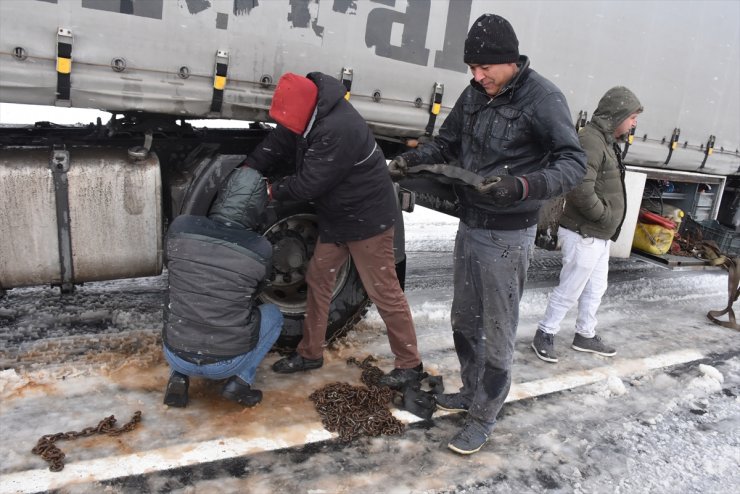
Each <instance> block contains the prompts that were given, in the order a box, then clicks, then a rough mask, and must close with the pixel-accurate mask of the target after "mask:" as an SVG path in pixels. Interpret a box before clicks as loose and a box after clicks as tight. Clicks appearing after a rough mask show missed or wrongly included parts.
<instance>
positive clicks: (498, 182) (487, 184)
mask: <svg viewBox="0 0 740 494" xmlns="http://www.w3.org/2000/svg"><path fill="white" fill-rule="evenodd" d="M476 190H478V192H480V193H481V194H487V195H489V196H491V199H492V200H493V203H494V204H495V205H496V206H498V207H506V206H511V205H512V204H514V203H516V202H519V201H522V200H524V199H526V198H527V195H528V191H529V186H528V184H527V179H526V178H524V177H513V176H511V175H502V176H496V177H489V178H487V179H485V180H484V181H483V182H482V183H481V184H479V185H478V186H477V187H476Z"/></svg>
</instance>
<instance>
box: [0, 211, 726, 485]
mask: <svg viewBox="0 0 740 494" xmlns="http://www.w3.org/2000/svg"><path fill="white" fill-rule="evenodd" d="M416 214H417V213H414V215H416ZM453 237H454V222H453V221H452V220H451V219H446V218H445V217H442V218H439V217H437V216H424V215H423V213H422V214H421V215H419V216H417V217H414V216H413V215H412V217H410V218H408V219H407V245H408V249H409V262H408V265H409V269H408V277H407V293H408V296H409V301H410V304H411V307H412V310H413V313H414V319H415V321H416V325H417V333H418V336H419V346H420V349H421V351H422V354H423V357H424V360H425V362H424V363H425V367H426V369H427V370H428V371H429V372H431V373H432V374H438V375H442V376H443V377H444V379H445V386H446V388H447V389H448V390H454V389H455V388H456V387H457V386H458V385H459V378H458V376H457V372H456V370H457V362H456V357H455V354H454V350H453V347H452V337H451V334H450V328H449V310H450V304H451V265H450V260H451V259H450V258H451V252H450V251H451V248H452V239H453ZM557 269H558V258H557V255H553V254H551V253H546V252H538V255H537V258H536V261H535V263H534V264H533V266H532V268H531V270H530V282H529V286H528V289H527V290H526V292H525V295H524V299H523V300H522V304H521V322H520V327H519V335H518V339H517V345H516V354H515V367H514V382H515V385H514V387H513V388H512V392H511V393H510V396H509V400H508V403H507V404H506V405H505V407H504V409H503V412H502V414H501V417H500V419H499V424H498V426H497V428H496V430H495V431H494V434H493V436H492V439H491V441H490V442H489V444H488V445H487V446H486V447H485V448H484V449H483V450H482V451H481V452H480V453H478V454H476V455H473V456H472V457H469V458H465V457H460V456H457V455H455V454H453V453H451V452H449V450H448V449H447V448H446V446H445V445H446V442H447V440H448V439H449V437H450V436H451V435H452V434H453V433H454V431H455V430H456V428H457V427H459V425H460V424H461V421H462V417H461V416H459V415H455V414H452V415H441V414H437V415H435V417H434V418H433V420H432V421H430V422H423V421H419V420H418V419H415V418H414V417H413V416H410V415H409V414H399V417H401V418H402V419H403V420H404V421H407V422H408V426H407V429H406V432H405V433H404V434H403V435H402V436H381V437H380V438H364V439H359V440H356V441H354V442H352V443H350V444H348V445H345V444H343V443H341V442H340V441H338V440H336V439H334V438H332V436H331V435H330V434H329V433H327V432H326V431H324V430H323V428H322V427H321V423H320V420H319V418H318V415H317V414H316V412H315V411H314V409H313V406H312V404H311V403H310V402H309V401H308V399H307V396H308V395H309V394H310V393H311V392H312V391H313V390H315V389H317V388H319V387H321V386H323V385H324V384H327V383H331V382H335V381H344V382H350V383H351V384H355V385H358V384H359V372H358V370H357V369H356V368H353V367H347V365H346V364H345V360H346V359H347V358H348V357H353V356H354V357H358V358H363V357H364V356H366V355H368V354H372V355H374V356H376V357H377V358H378V359H379V363H378V365H379V366H380V367H381V368H383V369H384V370H388V369H390V368H391V365H392V357H391V355H390V350H389V349H388V345H387V340H386V338H385V336H384V334H383V331H384V328H383V325H382V322H381V320H380V318H379V316H378V315H377V313H376V312H375V311H374V310H371V312H370V313H369V314H368V317H367V318H366V319H365V320H364V321H363V322H362V323H361V324H360V325H359V327H358V328H356V330H354V331H353V332H352V333H350V334H349V335H348V337H347V338H345V339H344V340H342V341H340V342H338V344H336V345H334V346H333V347H332V348H330V349H329V350H328V351H327V353H326V364H325V367H324V368H323V369H321V370H320V371H314V372H311V373H308V374H305V375H300V376H278V375H276V374H274V373H272V372H271V371H270V370H269V364H271V363H272V362H273V361H274V360H276V359H277V358H278V356H277V355H269V356H268V358H267V361H266V362H265V364H264V365H263V366H262V367H261V369H260V371H259V372H258V376H257V382H256V384H257V385H258V387H260V388H261V389H262V390H263V391H264V393H265V401H264V402H263V403H262V404H261V405H260V406H258V407H256V408H255V409H247V410H243V409H241V408H239V407H238V406H237V405H232V404H231V403H225V402H224V401H223V400H222V399H221V398H220V396H219V395H218V389H216V388H214V387H211V386H208V385H207V383H205V382H198V381H194V382H193V384H192V387H191V397H192V402H191V404H190V405H189V406H188V408H186V409H184V410H180V409H168V408H167V407H165V406H164V405H162V404H161V400H162V390H163V388H164V384H165V382H166V377H167V368H166V365H165V364H164V363H163V360H162V356H161V348H160V342H159V338H158V333H159V330H160V325H161V300H162V290H163V288H164V286H165V279H164V277H157V278H148V279H143V280H124V281H118V282H106V283H94V284H89V285H86V286H84V287H82V288H80V289H79V290H77V292H76V293H75V294H74V295H72V296H71V297H67V298H65V299H61V298H60V297H59V295H58V293H57V292H56V291H55V290H51V289H46V288H28V289H17V290H12V291H10V292H9V293H8V296H7V297H6V298H5V299H2V300H0V365H1V366H2V369H5V370H3V371H2V372H0V397H1V398H2V404H1V405H0V428H1V429H2V430H1V431H0V437H1V438H2V439H0V440H1V441H2V448H1V449H2V451H0V493H1V492H35V491H43V490H48V489H54V488H61V489H62V491H63V492H95V493H97V492H183V493H184V492H312V493H334V492H342V493H343V492H347V493H350V492H352V493H354V492H379V493H380V492H383V493H396V492H398V493H402V492H419V493H421V492H424V493H446V492H469V493H483V492H516V493H520V492H545V491H547V492H583V493H591V492H621V493H633V492H656V493H663V492H665V493H675V492H679V493H684V492H713V493H714V492H719V493H723V492H727V493H729V492H736V491H737V488H738V486H739V485H740V473H739V472H740V401H739V400H740V399H739V398H738V395H740V345H739V344H738V337H740V335H738V334H737V333H736V332H733V331H732V330H729V329H725V328H721V327H719V326H715V325H712V324H711V323H709V322H708V320H707V319H706V317H705V314H706V312H707V311H708V310H714V309H719V308H721V307H723V306H724V303H725V300H726V297H727V291H726V286H727V276H726V274H724V273H723V272H721V271H700V272H680V273H671V272H668V271H665V270H662V269H659V268H654V267H651V266H649V265H647V264H644V263H641V262H636V261H624V260H622V261H615V262H614V263H613V264H612V270H611V272H610V287H609V290H608V292H607V294H606V296H605V299H604V303H603V305H602V308H601V310H600V313H599V316H600V319H599V321H600V322H599V332H600V334H601V335H602V336H603V337H604V338H605V339H607V340H608V341H609V343H611V344H613V345H614V346H616V347H617V349H618V352H619V353H618V354H617V356H616V357H614V358H611V359H609V358H604V357H598V356H594V355H590V354H582V353H579V352H574V351H571V350H570V349H569V345H568V343H569V342H570V338H572V334H573V333H572V329H570V328H572V322H573V319H572V315H571V318H570V319H567V320H566V324H564V329H563V331H562V332H561V334H560V336H559V337H558V340H557V345H558V349H559V350H560V362H559V363H558V364H556V365H553V364H548V363H545V362H542V361H540V360H538V359H537V358H536V357H535V356H534V354H533V353H532V350H531V349H530V348H529V344H530V342H531V339H532V336H533V334H534V330H535V326H536V322H537V320H538V318H539V317H540V316H541V315H542V313H543V311H544V307H545V305H546V301H547V294H548V293H549V291H550V290H551V287H552V285H553V284H554V283H555V281H556V278H557ZM136 410H141V411H142V416H143V420H142V423H141V425H140V426H139V428H138V429H136V430H135V431H133V432H130V433H127V434H124V435H121V436H118V437H116V438H113V439H111V438H108V437H105V436H95V437H91V438H86V439H78V440H76V441H63V442H60V447H61V448H62V449H63V450H64V451H65V452H66V453H67V459H66V461H67V466H66V467H65V469H64V470H63V471H62V472H58V473H54V472H49V471H48V470H47V469H46V465H45V463H44V462H43V461H42V460H41V459H40V458H39V457H37V456H35V455H32V454H31V453H30V449H31V448H32V447H33V445H34V444H35V442H36V440H37V439H38V438H39V437H40V436H41V435H42V434H48V433H53V432H58V431H65V430H80V429H82V428H84V427H87V426H90V425H95V424H97V423H98V421H99V420H100V419H101V418H103V417H105V416H108V415H111V414H115V416H116V417H117V418H118V420H119V424H120V423H124V422H126V421H127V420H128V419H129V418H130V416H131V415H132V414H133V412H134V411H136Z"/></svg>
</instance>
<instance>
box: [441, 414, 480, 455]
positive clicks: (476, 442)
mask: <svg viewBox="0 0 740 494" xmlns="http://www.w3.org/2000/svg"><path fill="white" fill-rule="evenodd" d="M488 436H489V432H488V429H487V428H486V427H485V426H483V425H482V424H481V423H480V422H478V421H477V420H475V419H472V418H468V420H466V421H465V425H464V426H463V428H462V429H461V430H460V432H458V433H457V434H455V436H454V437H453V438H452V439H451V440H450V442H449V443H447V447H448V448H450V449H451V450H452V451H454V452H455V453H460V454H461V455H472V454H473V453H475V452H477V451H480V449H481V448H482V447H483V445H484V444H486V441H488Z"/></svg>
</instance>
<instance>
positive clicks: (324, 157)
mask: <svg viewBox="0 0 740 494" xmlns="http://www.w3.org/2000/svg"><path fill="white" fill-rule="evenodd" d="M306 77H308V78H309V79H310V80H312V81H313V82H314V84H316V86H317V87H318V90H319V94H318V104H317V106H316V114H315V118H314V119H313V121H312V122H311V123H309V125H308V128H307V129H306V131H305V132H304V133H303V134H302V135H300V134H295V133H293V132H291V131H290V130H288V129H286V128H285V127H282V126H280V125H278V126H277V128H276V129H275V130H274V131H272V132H270V134H269V135H268V136H267V137H266V138H265V140H264V141H262V143H261V144H260V145H259V146H257V148H256V149H255V150H254V152H253V153H252V154H250V155H249V157H248V158H247V160H246V162H247V164H248V165H249V166H251V167H253V168H256V169H257V170H260V171H262V172H263V173H266V172H267V171H270V170H274V169H276V168H279V167H281V166H283V165H284V163H289V164H291V165H293V166H294V167H295V173H294V174H292V175H290V176H287V177H285V178H283V179H281V180H277V181H276V182H275V183H274V184H273V185H272V193H273V197H274V198H275V199H277V200H286V199H290V200H301V201H311V202H313V203H315V205H316V210H317V213H318V221H319V235H320V241H321V242H325V243H329V242H347V241H354V240H364V239H367V238H370V237H374V236H376V235H378V234H380V233H382V232H384V231H386V230H387V229H389V228H390V227H392V226H393V225H394V224H395V221H396V217H397V207H396V198H395V193H394V190H393V182H392V181H391V179H390V175H389V174H388V168H387V165H386V161H385V156H383V152H382V151H381V149H380V147H379V146H378V145H377V143H376V142H375V136H374V135H373V133H372V131H371V130H370V128H369V127H368V125H367V123H366V122H365V120H363V118H362V116H361V115H360V114H359V113H358V112H357V110H355V109H354V107H353V106H352V105H351V104H350V103H349V102H348V101H347V100H345V99H344V95H345V93H346V89H345V88H344V86H343V85H342V83H341V82H339V81H338V80H337V79H335V78H333V77H330V76H328V75H325V74H322V73H320V72H312V73H310V74H308V75H307V76H306Z"/></svg>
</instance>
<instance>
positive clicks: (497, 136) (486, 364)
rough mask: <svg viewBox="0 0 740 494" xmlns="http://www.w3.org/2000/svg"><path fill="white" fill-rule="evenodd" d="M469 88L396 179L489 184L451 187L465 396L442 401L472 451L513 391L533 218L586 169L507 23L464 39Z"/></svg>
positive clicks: (464, 448)
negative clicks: (439, 170) (442, 175)
mask: <svg viewBox="0 0 740 494" xmlns="http://www.w3.org/2000/svg"><path fill="white" fill-rule="evenodd" d="M465 63H467V64H468V66H469V67H470V71H471V72H472V74H473V79H472V80H471V81H470V86H469V87H467V88H466V89H465V90H464V91H463V93H462V94H461V95H460V97H459V98H458V100H457V102H456V103H455V106H454V107H453V109H452V111H451V112H450V114H449V116H448V117H447V118H446V119H445V121H444V123H443V124H442V126H441V128H440V130H439V135H437V136H436V137H435V138H434V139H433V140H432V141H431V142H428V143H425V144H423V145H421V146H420V147H419V148H416V149H414V150H412V151H408V152H406V153H404V154H402V155H401V156H399V157H397V158H395V159H394V160H393V161H391V163H390V164H389V170H390V172H391V175H392V176H396V177H399V176H403V174H404V171H405V170H406V169H407V167H409V166H415V165H419V164H431V163H449V164H453V163H455V164H457V166H460V167H462V168H464V169H465V170H468V171H471V172H474V173H477V174H478V175H481V176H483V177H486V180H484V182H483V183H482V184H481V185H479V186H478V187H477V188H472V187H467V186H455V193H456V195H457V197H458V199H459V202H460V204H459V206H460V225H459V228H458V232H457V237H456V239H455V252H454V285H455V289H454V298H453V302H452V314H451V321H452V335H453V340H454V343H455V350H456V352H457V356H458V359H459V361H460V375H461V378H462V384H463V385H462V388H460V391H459V392H458V393H451V394H444V395H438V396H437V406H438V407H439V408H441V409H443V410H452V411H467V417H466V421H465V425H464V426H463V428H462V429H461V430H460V431H459V432H458V433H457V434H456V435H455V436H454V437H452V439H451V440H450V441H449V443H448V447H449V448H450V449H452V450H453V451H455V452H457V453H460V454H471V453H475V452H476V451H478V450H480V449H481V447H483V445H484V444H485V443H486V441H487V440H488V437H489V435H490V433H491V431H492V430H493V427H494V424H495V423H496V415H497V414H498V413H499V411H500V410H501V407H502V406H503V404H504V400H505V399H506V395H507V394H508V392H509V387H510V386H511V364H512V360H513V355H514V343H515V339H516V329H517V324H518V320H519V301H520V299H521V296H522V292H523V289H524V282H525V279H526V275H527V268H528V266H529V260H530V257H531V255H532V250H533V248H534V238H535V232H536V224H537V213H538V211H539V209H540V207H541V206H542V204H543V203H544V202H545V201H546V200H547V199H550V198H552V197H556V196H559V195H562V194H564V193H566V192H568V191H569V190H571V189H573V188H574V187H575V186H576V185H578V183H580V181H581V180H582V179H583V176H584V174H585V171H586V156H585V154H584V152H583V150H582V149H581V146H580V144H579V142H578V136H577V134H576V131H575V127H574V125H573V124H572V121H571V114H570V110H569V109H568V105H567V103H566V100H565V96H564V95H563V93H562V92H561V91H560V90H559V89H558V88H557V87H555V85H554V84H552V83H551V82H550V81H548V80H547V79H545V78H544V77H542V76H541V75H540V74H538V73H537V72H535V71H534V70H532V69H531V68H529V59H528V58H527V57H526V56H520V55H519V41H518V40H517V37H516V34H515V33H514V29H513V28H512V27H511V24H509V22H508V21H507V20H506V19H504V18H503V17H500V16H497V15H493V14H485V15H482V16H480V17H479V18H478V19H477V20H476V21H475V23H473V25H472V27H471V28H470V31H469V32H468V36H467V39H466V40H465Z"/></svg>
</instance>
